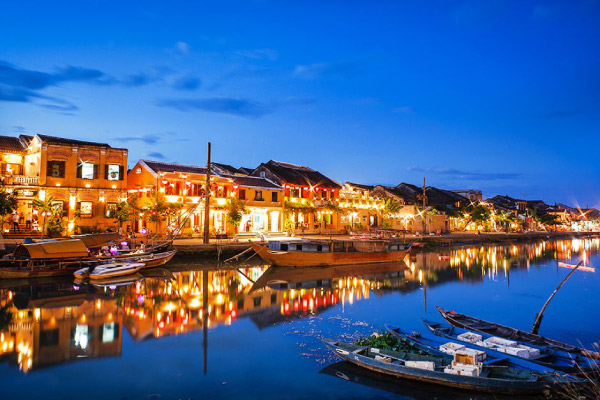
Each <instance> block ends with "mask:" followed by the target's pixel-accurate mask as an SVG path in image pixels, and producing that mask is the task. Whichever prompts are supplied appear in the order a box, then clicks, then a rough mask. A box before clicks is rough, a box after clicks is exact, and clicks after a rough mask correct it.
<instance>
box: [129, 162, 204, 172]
mask: <svg viewBox="0 0 600 400" xmlns="http://www.w3.org/2000/svg"><path fill="white" fill-rule="evenodd" d="M140 161H141V162H143V163H144V164H146V165H147V166H148V167H149V168H150V169H152V170H153V171H154V172H184V173H188V174H206V167H197V166H195V165H181V164H174V163H166V162H161V161H151V160H140Z"/></svg>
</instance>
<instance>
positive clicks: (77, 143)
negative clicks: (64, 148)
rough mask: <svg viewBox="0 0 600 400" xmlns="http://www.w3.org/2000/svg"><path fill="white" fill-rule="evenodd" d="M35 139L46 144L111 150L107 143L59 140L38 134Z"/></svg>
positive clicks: (59, 138) (58, 138)
mask: <svg viewBox="0 0 600 400" xmlns="http://www.w3.org/2000/svg"><path fill="white" fill-rule="evenodd" d="M37 137H39V138H40V139H41V140H42V142H46V143H50V144H64V145H69V146H96V147H108V148H112V147H111V146H110V145H109V144H107V143H98V142H88V141H86V140H78V139H66V138H61V137H57V136H48V135H41V134H39V133H38V134H37Z"/></svg>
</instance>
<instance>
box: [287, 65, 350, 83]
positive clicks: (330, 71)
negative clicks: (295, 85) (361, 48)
mask: <svg viewBox="0 0 600 400" xmlns="http://www.w3.org/2000/svg"><path fill="white" fill-rule="evenodd" d="M356 72H357V70H356V65H355V64H354V63H351V62H324V63H316V64H306V65H297V66H296V67H295V68H294V71H293V72H292V76H294V77H296V78H301V79H318V78H323V77H327V76H334V77H343V78H345V77H348V76H351V75H354V74H356Z"/></svg>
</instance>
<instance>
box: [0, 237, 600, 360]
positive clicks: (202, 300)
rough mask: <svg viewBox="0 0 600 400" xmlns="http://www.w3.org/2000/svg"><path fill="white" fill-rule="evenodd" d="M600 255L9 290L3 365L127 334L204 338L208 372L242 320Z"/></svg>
mask: <svg viewBox="0 0 600 400" xmlns="http://www.w3.org/2000/svg"><path fill="white" fill-rule="evenodd" d="M599 248H600V239H598V238H595V239H587V240H581V239H576V240H563V241H555V242H542V243H536V244H525V245H510V246H487V247H469V248H461V249H456V250H449V251H445V252H444V251H443V252H436V253H421V254H416V255H414V256H412V257H410V258H407V259H406V262H402V263H397V264H384V265H361V266H348V267H339V266H338V267H331V268H287V269H281V268H268V267H267V266H264V265H259V266H237V267H232V266H228V267H224V266H223V265H221V266H219V267H216V266H215V267H205V266H204V267H193V266H188V267H187V268H188V270H181V271H179V272H173V273H170V272H166V273H162V274H158V275H160V276H158V277H151V276H147V277H144V278H141V279H139V280H137V281H134V282H129V283H127V282H124V283H122V284H112V285H103V286H95V285H85V284H81V285H75V284H73V283H72V282H71V281H70V280H67V281H64V280H62V281H53V282H45V283H35V284H21V285H11V286H10V287H8V288H4V289H1V290H0V361H2V360H4V362H7V363H8V364H10V365H14V366H16V367H18V368H19V369H20V370H21V371H23V372H28V371H30V370H35V369H38V368H42V367H48V366H52V365H57V364H62V363H69V362H74V361H83V360H85V359H90V358H98V357H118V356H120V355H121V351H122V337H123V328H125V329H126V331H127V332H128V334H129V335H130V336H131V338H133V340H135V341H142V340H146V339H148V338H161V337H164V336H170V335H179V334H182V333H186V332H190V331H199V330H203V335H204V346H205V348H204V357H205V359H204V368H205V371H206V352H207V346H208V338H207V331H208V330H209V329H213V328H215V327H217V326H219V325H232V324H235V322H236V321H237V320H239V319H240V318H244V317H247V318H249V320H251V321H252V322H253V323H254V324H255V325H256V326H257V327H258V328H260V329H263V328H266V327H270V326H273V325H276V324H278V323H281V322H284V321H288V320H290V319H295V318H300V317H303V316H307V315H315V314H318V313H320V312H322V311H324V310H326V309H328V308H331V307H334V306H336V305H339V304H341V305H346V304H350V305H351V304H353V303H355V302H360V301H365V300H368V299H369V298H370V297H372V296H381V295H384V294H386V293H389V292H405V293H408V292H412V291H415V290H417V289H420V288H424V289H427V287H432V286H435V285H438V284H440V283H443V282H448V281H459V280H467V281H474V282H477V281H482V280H483V279H484V277H486V276H487V277H490V278H493V277H494V276H496V275H498V274H504V275H506V276H508V275H509V271H510V270H511V269H514V268H529V267H530V266H531V265H532V264H535V265H542V264H543V262H544V261H550V260H554V259H556V260H571V259H574V260H576V261H578V260H580V259H581V258H583V259H584V260H585V259H586V258H589V256H590V254H591V253H594V252H597V251H598V249H599ZM588 261H589V260H588ZM552 265H556V264H552ZM184 268H185V267H184ZM180 269H183V268H182V267H181V266H177V268H174V270H180ZM154 274H156V273H154ZM424 295H425V296H426V295H427V291H426V290H425V291H424ZM425 304H426V303H425Z"/></svg>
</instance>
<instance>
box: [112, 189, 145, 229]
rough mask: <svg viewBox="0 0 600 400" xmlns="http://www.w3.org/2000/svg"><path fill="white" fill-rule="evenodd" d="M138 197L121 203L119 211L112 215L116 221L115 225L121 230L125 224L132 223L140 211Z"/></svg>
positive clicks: (118, 206)
mask: <svg viewBox="0 0 600 400" xmlns="http://www.w3.org/2000/svg"><path fill="white" fill-rule="evenodd" d="M137 202H138V196H137V195H135V196H131V197H129V198H128V199H127V200H125V201H121V202H120V203H119V204H117V209H116V210H115V211H114V212H113V214H112V215H111V217H112V218H114V219H115V224H119V228H122V227H123V224H124V223H125V222H127V221H131V220H133V219H134V218H135V216H136V215H137V214H138V212H139V211H140V209H139V207H138V205H137Z"/></svg>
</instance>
